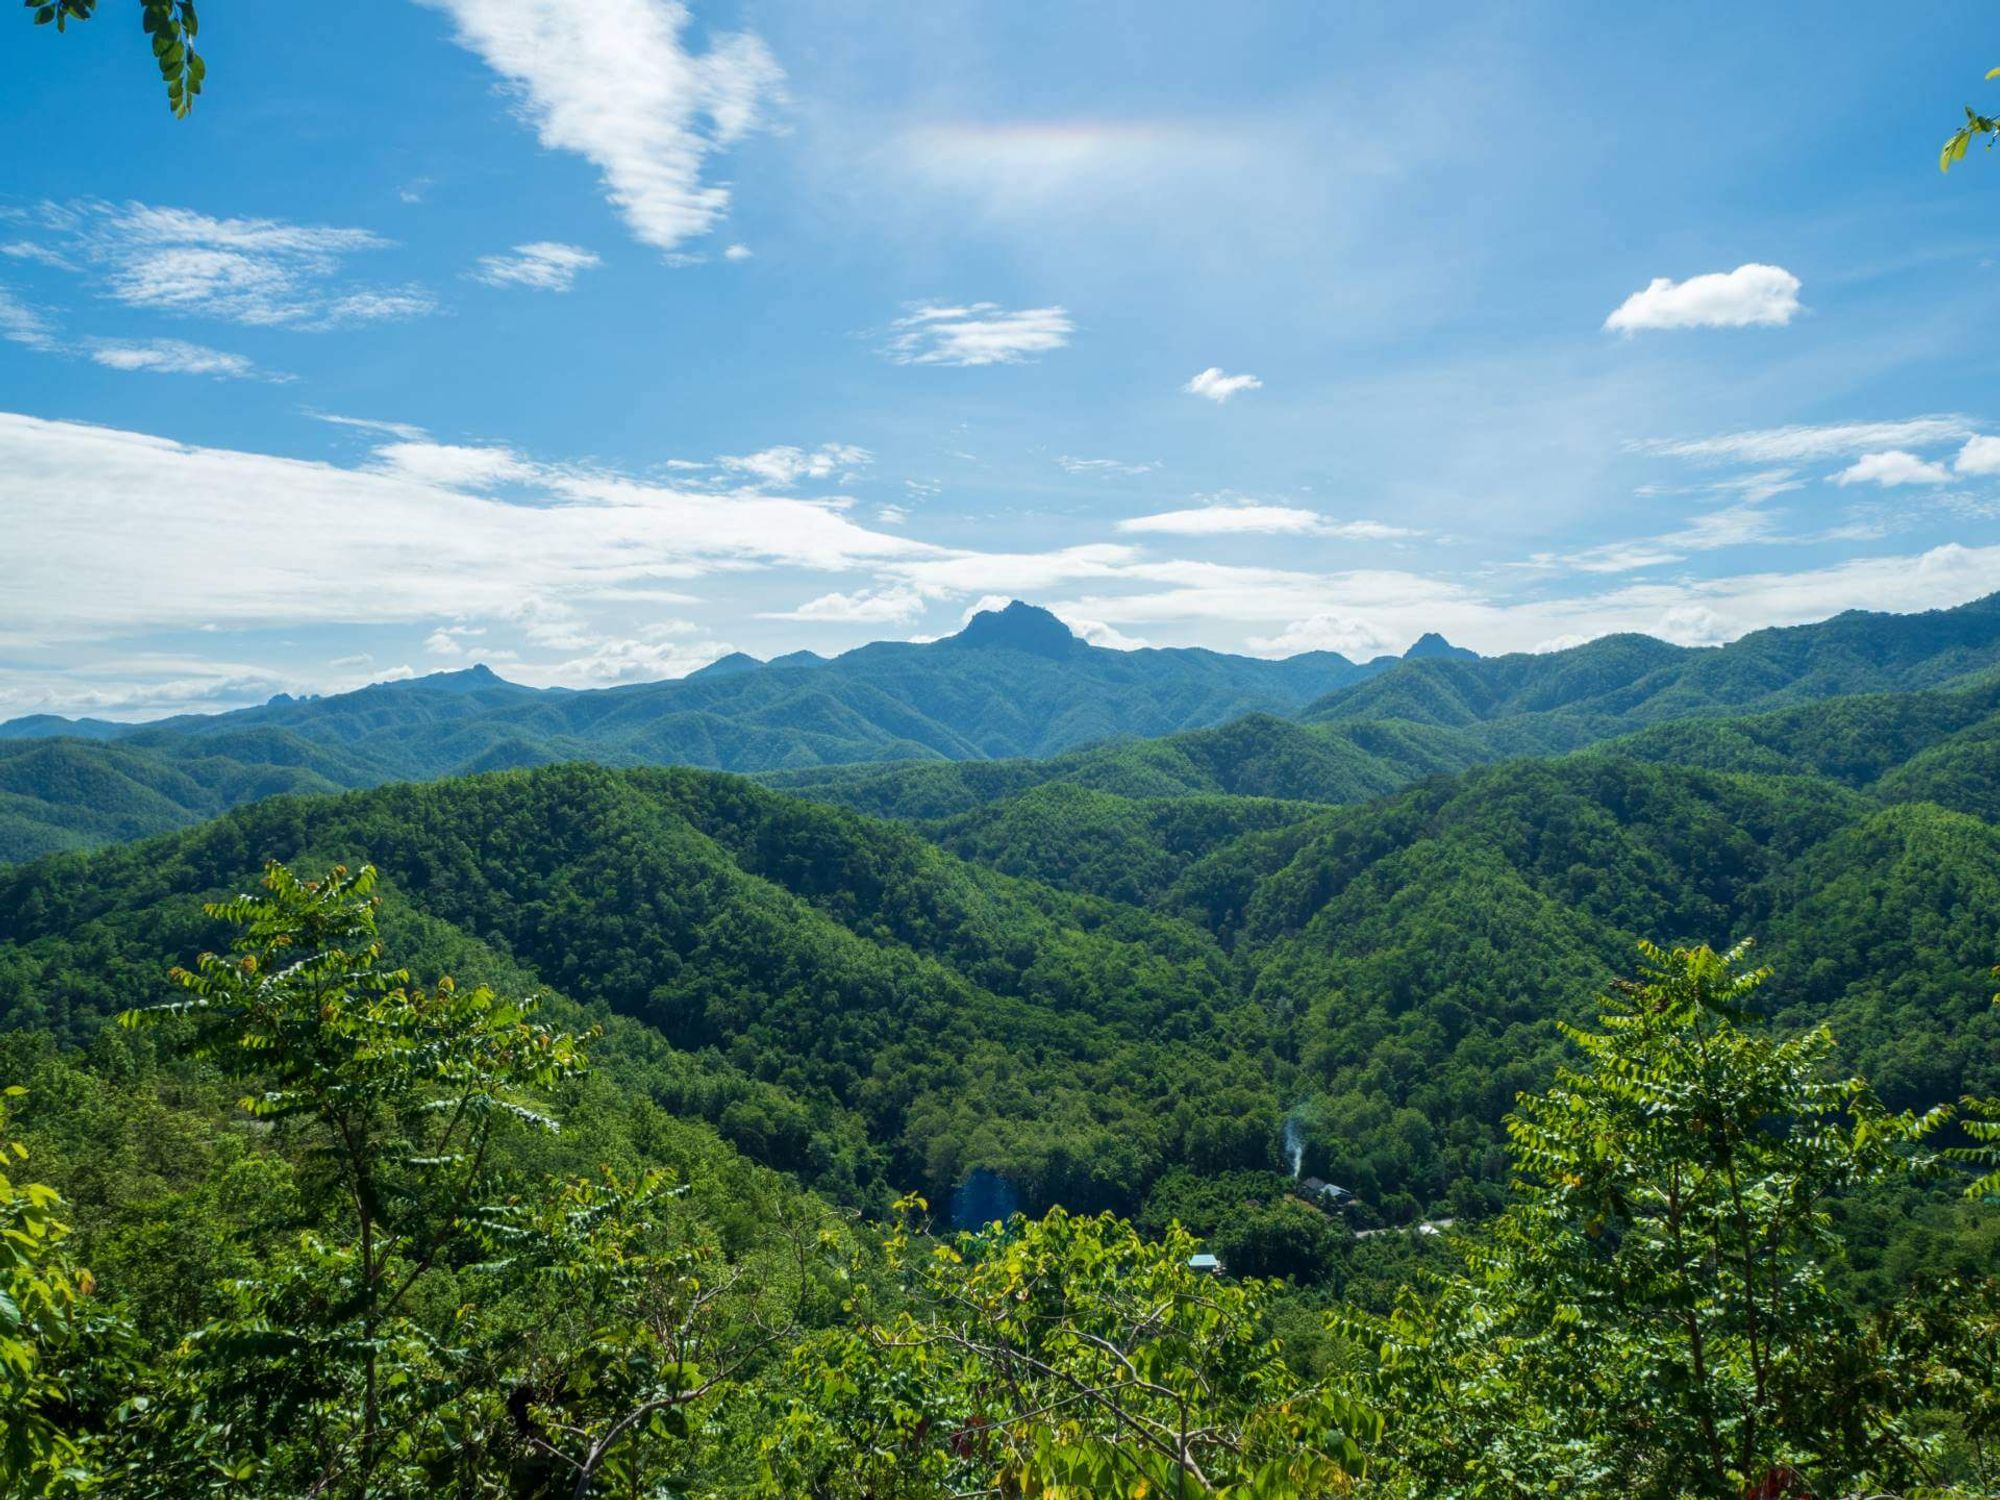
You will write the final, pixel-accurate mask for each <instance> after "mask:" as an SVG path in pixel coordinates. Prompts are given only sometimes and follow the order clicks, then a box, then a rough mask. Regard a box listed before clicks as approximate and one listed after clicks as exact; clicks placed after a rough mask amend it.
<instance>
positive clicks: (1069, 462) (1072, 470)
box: [1056, 453, 1160, 474]
mask: <svg viewBox="0 0 2000 1500" xmlns="http://www.w3.org/2000/svg"><path fill="white" fill-rule="evenodd" d="M1056 463H1057V464H1059V465H1060V466H1061V467H1062V471H1063V472H1064V473H1065V474H1151V473H1153V472H1154V471H1155V470H1156V469H1158V468H1159V467H1160V466H1159V464H1157V463H1150V464H1128V463H1125V462H1124V461H1123V460H1121V459H1116V458H1072V457H1070V455H1069V454H1067V453H1065V454H1063V455H1062V457H1060V458H1058V459H1057V460H1056Z"/></svg>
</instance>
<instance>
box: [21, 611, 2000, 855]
mask: <svg viewBox="0 0 2000 1500" xmlns="http://www.w3.org/2000/svg"><path fill="white" fill-rule="evenodd" d="M1996 668H2000V595H1995V596H1992V597H1989V598H1987V599H1984V600H1980V601H1976V602H1974V603H1972V604H1967V605H1964V606H1961V607H1960V608H1957V609H1952V610H1940V611H1933V612H1931V613H1928V614H1922V615H1910V616H1895V615H1879V614H1864V613H1860V612H1854V613H1849V614H1846V615H1842V616H1839V617H1838V618H1836V619H1833V620H1828V621H1825V622H1822V623H1820V624H1816V625H1806V626H1797V627H1791V628H1787V629H1778V630H1765V631H1759V632H1756V633H1754V634H1752V635H1749V636H1746V637H1744V638H1743V639H1742V640H1740V641H1737V642H1734V643H1732V644H1731V645H1728V646H1723V647H1719V648H1704V649H1695V648H1685V647H1676V646H1670V645H1668V644H1666V643H1665V642H1662V641H1656V640H1652V639H1650V638H1646V637H1638V636H1614V637H1608V638H1606V639H1603V640H1599V641H1594V642H1591V643H1589V644H1587V645H1583V646H1578V647H1574V648H1572V649H1569V650H1565V651H1556V652H1549V653H1544V654H1539V655H1537V654H1522V655H1513V656H1506V657H1498V658H1492V659H1480V658H1477V657H1474V656H1473V655H1472V654H1471V653H1469V652H1466V651H1464V650H1463V649H1462V648H1458V647H1454V646H1451V645H1450V644H1449V643H1447V642H1445V641H1444V640H1443V639H1442V638H1441V637H1437V636H1434V635H1431V636H1426V637H1424V638H1423V639H1422V640H1420V641H1419V642H1418V643H1417V644H1416V645H1415V646H1414V647H1412V648H1411V650H1410V651H1409V652H1408V653H1407V655H1406V657H1405V658H1403V659H1400V660H1399V659H1397V658H1393V657H1379V658H1376V659H1375V660H1373V661H1370V662H1366V663H1356V662H1351V661H1348V660H1347V659H1346V658H1345V657H1341V656H1339V655H1337V654H1335V653H1332V652H1311V653H1307V654H1305V655H1302V656H1296V657H1291V658H1287V659H1285V660H1281V661H1266V660H1261V659H1257V658H1251V657H1237V656H1228V655H1224V654H1222V653H1217V652H1211V651H1202V650H1144V651H1111V650H1105V649H1102V648H1099V647H1093V646H1089V645H1087V644H1086V643H1084V642H1083V641H1081V640H1079V639H1077V638H1076V637H1075V636H1074V635H1072V634H1071V633H1070V631H1069V630H1068V629H1067V627H1065V626H1064V625H1062V623H1061V622H1060V621H1058V620H1057V619H1056V618H1055V617H1054V616H1053V615H1051V614H1049V613H1048V612H1047V611H1044V610H1039V609H1035V608H1032V607H1030V606H1028V605H1024V604H1020V603H1018V602H1017V603H1015V604H1013V605H1010V606H1008V607H1007V608H1006V609H1005V610H999V611H988V612H985V613H982V614H980V615H978V616H975V617H974V619H973V620H972V621H971V622H970V623H969V624H968V625H967V626H966V628H965V629H964V630H963V631H962V632H960V633H959V634H958V635H956V636H952V637H948V638H946V639H945V640H942V641H937V642H932V643H930V644H927V645H909V644H902V643H895V642H878V643H876V644H874V645H870V646H864V647H861V648H859V649H857V650H855V651H851V652H848V653H846V654H845V655H843V656H840V657H837V658H834V659H832V660H826V659H823V658H819V657H815V656H813V655H812V654H811V653H809V652H801V653H794V654H793V655H791V656H788V657H782V658H779V659H778V660H775V661H772V662H768V663H760V662H756V661H754V660H753V659H751V658H748V657H740V656H739V657H735V658H725V659H724V660H723V661H721V662H717V663H714V664H712V665H711V666H710V667H708V668H705V669H703V670H702V671H701V672H697V673H695V674H693V675H691V676H690V677H688V678H684V679H681V680H678V681H673V682H661V683H649V684H643V685H640V686H636V687H624V688H610V689H603V690H598V691H592V692H568V691H562V690H548V691H537V690H535V689H531V688H525V687H521V686H518V685H516V684H513V683H508V682H505V681H503V680H502V679H501V678H499V677H498V676H496V675H495V674H493V673H492V672H491V671H490V670H488V669H486V668H484V667H474V668H469V669H466V670H464V671H459V672H447V673H438V674H435V675H433V676H430V677H424V678H417V679H414V680H411V681H405V682H394V683H382V684H377V685H375V686H373V687H369V688H364V689H361V690H360V691H358V692H353V693H346V694H341V695H338V696H335V697H330V698H316V699H292V698H283V697H281V698H278V699H274V700H273V701H272V702H270V703H268V704H265V705H263V706H261V707H258V708H254V709H245V710H240V711H237V712H234V713H226V714H216V715H184V716H181V717H178V718H174V719H169V720H164V721H161V722H158V723H151V724H144V725H129V726H121V725H113V724H109V723H107V722H105V721H101V720H83V721H68V720H57V719H52V718H51V717H50V716H47V715H37V716H34V717H31V718H27V719H18V720H14V721H11V722H10V723H8V724H0V859H25V858H32V857H34V856H35V855H38V854H42V853H46V852H49V851H52V850H56V849H66V848H88V847H91V846H93V845H96V844H100V843H105V842H110V841H115V840H118V839H126V838H135V837H141V836H144V835H146V834H149V833H158V832H163V831H165V830H168V829H171V828H179V827H186V826H188V825H189V824H191V823H194V822H198V821H200V820H201V819H202V818H205V817H210V816H213V815H214V814H216V813H218V812H221V811H223V810H225V809H227V808H230V807H234V806H237V805H240V804H242V803H244V802H249V801H254V800H256V799H257V798H259V797H265V796H270V795H273V794H276V793H279V792H328V791H336V790H342V789H347V788H354V787H366V786H375V785H380V784H382V783H384V782H387V781H396V780H420V779H427V778H431V777H438V776H447V775H460V774H468V773H473V772H478V771H483V770H495V769H506V768H513V767H521V766H530V765H542V764H548V763H552V762H556V761H562V760H592V761H596V762H598V763H600V764H606V765H663V764H674V765H693V766H702V767H708V768H713V769H720V770H734V771H747V772H766V773H771V774H772V775H773V776H774V777H775V778H776V784H779V785H785V786H793V787H797V788H801V789H803V788H808V787H810V788H814V789H827V790H829V791H830V790H831V789H833V788H836V787H840V788H846V789H847V790H846V791H843V792H842V793H840V795H843V796H846V797H850V798H858V797H860V796H862V795H863V794H862V793H861V792H860V791H859V790H858V789H859V788H860V787H862V786H864V785H869V784H875V783H876V782H878V781H879V773H878V772H876V771H873V770H868V771H856V772H852V773H846V774H832V773H830V772H829V770H828V768H831V767H838V766H858V765H865V764H868V763H874V762H895V761H908V762H913V763H918V764H923V765H926V766H928V767H929V769H927V770H925V771H922V772H919V773H917V774H915V775H914V776H913V777H909V778H902V777H899V776H895V775H892V776H891V777H890V779H889V780H888V781H887V782H883V783H881V784H882V785H883V786H885V787H886V786H894V787H905V786H908V787H916V786H926V787H930V788H933V789H934V790H933V793H932V794H933V795H935V796H937V797H940V798H943V799H944V801H941V802H939V803H938V804H937V806H936V810H937V811H939V812H942V811H944V810H945V807H946V804H947V803H949V802H950V801H951V800H952V799H953V798H954V797H960V796H961V794H960V793H957V792H953V791H949V790H947V789H948V788H951V787H953V786H955V785H956V783H957V781H958V780H959V779H960V777H961V776H964V777H969V778H970V781H969V782H968V783H967V784H968V785H979V786H986V785H999V784H1003V783H1004V784H1008V785H1025V784H1027V782H1029V781H1032V780H1036V779H1042V778H1045V777H1046V776H1047V775H1049V774H1058V775H1064V776H1069V775H1086V776H1087V775H1097V776H1099V777H1108V778H1110V779H1111V780H1112V781H1115V782H1116V783H1117V784H1118V785H1119V786H1121V787H1123V788H1124V789H1126V790H1133V789H1135V787H1136V783H1134V782H1133V781H1132V780H1131V778H1132V777H1133V776H1135V775H1141V774H1143V775H1145V776H1147V777H1151V778H1154V780H1153V784H1154V785H1156V786H1158V787H1159V788H1160V789H1161V790H1163V791H1165V790H1186V789H1189V788H1190V787H1191V786H1195V785H1207V784H1211V783H1212V784H1213V785H1210V789H1228V790H1234V791H1239V792H1247V793H1253V794H1256V795H1271V796H1284V797H1303V798H1310V799H1312V800H1317V801H1346V800H1352V799H1354V798H1357V797H1366V796H1373V795H1377V794H1379V793H1381V792H1384V791H1387V790H1389V789H1391V788H1393V787H1396V786H1400V785H1403V784H1405V783H1406V782H1408V781H1410V780H1411V779H1413V778H1415V777H1417V776H1422V775H1428V774H1432V773H1434V772H1436V771H1440V770H1453V769H1463V768H1465V767H1467V766H1470V765H1473V764H1477V763H1479V762H1481V761H1487V760H1495V759H1501V758H1504V757H1506V756H1509V755H1521V754H1535V753H1547V752H1552V751H1561V750H1569V749H1575V748H1579V747H1581V746H1583V745H1587V744H1591V743H1595V742H1597V741H1600V740H1603V739H1606V738H1610V737H1614V736H1617V735H1621V734H1626V733H1630V732H1633V731H1635V730H1638V729H1640V728H1643V727H1646V726H1649V725H1652V724H1656V723H1660V722H1666V721H1672V720H1675V719H1679V718H1684V717H1689V716H1702V715H1716V714H1725V713H1741V712H1744V711H1748V710H1754V709H1758V708H1772V707H1776V706H1779V705H1783V704H1792V703H1799V702H1804V701H1812V700H1817V699H1820V698H1824V697H1827V696H1831V695H1835V694H1851V693H1859V692H1879V691H1901V690H1910V689H1917V688H1929V687H1938V686H1947V685H1951V684H1954V683H1965V682H1970V681H1972V680H1974V679H1976V678H1978V677H1979V676H1980V675H1981V674H1982V673H1990V672H1991V671H1993V670H1995V669H1996ZM1257 714H1265V715H1272V716H1276V717H1279V718H1284V719H1294V720H1298V721H1301V722H1303V723H1305V724H1308V725H1311V726H1313V727H1314V728H1315V729H1316V730H1318V731H1319V733H1318V734H1317V736H1316V737H1307V736H1303V735H1301V736H1296V737H1293V738H1291V739H1289V740H1285V741H1283V742H1281V743H1278V744H1275V745H1273V746H1271V747H1268V748H1266V747H1263V746H1260V747H1259V757H1260V758H1259V759H1257V760H1255V761H1254V762H1253V763H1247V764H1246V763H1244V762H1243V761H1242V759H1241V757H1240V756H1239V754H1238V753H1237V750H1236V749H1235V748H1234V747H1233V745H1232V742H1231V739H1230V735H1231V734H1233V733H1236V732H1237V731H1234V730H1230V729H1228V728H1227V727H1226V726H1229V725H1231V724H1232V723H1233V722H1234V721H1236V720H1239V719H1242V718H1244V717H1245V716H1249V715H1257ZM1207 728H1219V729H1221V730H1222V733H1221V734H1219V735H1218V736H1216V737H1213V738H1209V739H1203V738H1201V737H1200V736H1199V735H1198V734H1194V735H1193V737H1189V738H1182V739H1177V740H1173V741H1171V742H1169V743H1168V744H1167V745H1165V746H1162V747H1160V748H1158V749H1155V750H1147V751H1141V752H1139V753H1138V754H1137V755H1136V757H1135V756H1133V755H1129V754H1127V753H1126V751H1125V747H1124V746H1123V745H1122V744H1119V743H1113V742H1128V741H1137V740H1145V739H1149V738H1155V737H1159V736H1170V735H1174V734H1176V733H1177V732H1184V733H1188V732H1194V731H1199V730H1202V729H1207ZM1266 728H1267V727H1266ZM1259 733H1260V735H1263V734H1265V733H1266V729H1260V731H1259ZM1093 744H1108V745H1110V748H1108V749H1106V750H1104V751H1102V752H1099V753H1098V754H1097V757H1096V758H1095V759H1094V760H1093V759H1090V758H1089V756H1088V755H1086V756H1085V757H1083V759H1082V760H1080V761H1075V762H1069V761H1065V762H1059V766H1060V769H1058V770H1057V771H1055V772H1053V773H1051V772H1050V771H1049V770H1048V769H1046V768H1044V767H1040V766H1009V767H1005V768H995V769H994V770H992V771H990V772H989V771H979V770H972V769H969V767H970V766H971V764H972V763H976V762H982V761H989V760H1000V759H1006V758H1038V757H1039V758H1046V757H1052V756H1061V755H1063V754H1064V753H1065V752H1069V751H1073V750H1076V749H1077V748H1078V747H1083V746H1089V745H1093ZM1086 762H1087V764H1086ZM953 765H958V766H965V767H968V769H967V770H965V771H963V772H954V771H952V770H951V769H950V767H951V766H953ZM1090 767H1096V768H1097V769H1096V770H1095V771H1093V770H1091V769H1090ZM992 778H998V779H997V780H994V779H992ZM1217 778H1221V779H1223V780H1226V781H1228V782H1229V783H1230V785H1229V786H1228V787H1227V788H1224V787H1222V786H1221V785H1220V782H1219V781H1217ZM1107 784H1108V783H1107ZM885 795H889V796H891V797H892V798H896V797H900V796H902V795H903V793H902V792H901V791H897V792H893V793H885ZM961 800H962V799H961ZM857 805H864V804H861V803H857Z"/></svg>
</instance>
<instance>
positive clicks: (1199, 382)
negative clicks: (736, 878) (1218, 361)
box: [1181, 365, 1264, 405]
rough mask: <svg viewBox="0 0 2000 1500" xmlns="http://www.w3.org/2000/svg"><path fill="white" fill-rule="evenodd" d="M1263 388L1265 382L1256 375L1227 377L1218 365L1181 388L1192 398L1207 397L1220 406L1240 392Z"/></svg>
mask: <svg viewBox="0 0 2000 1500" xmlns="http://www.w3.org/2000/svg"><path fill="white" fill-rule="evenodd" d="M1263 388H1264V382H1263V381H1261V380H1259V379H1258V378H1257V377H1256V376H1255V375H1225V374H1223V373H1222V370H1221V368H1220V367H1219V366H1216V365H1210V366H1209V367H1208V368H1207V369H1206V370H1203V371H1202V372H1201V373H1200V374H1199V375H1196V376H1194V377H1193V378H1192V379H1191V380H1189V381H1188V383H1187V384H1186V385H1184V386H1182V387H1181V389H1182V390H1183V391H1185V392H1186V393H1187V394H1188V395H1190V396H1206V397H1207V398H1208V399H1209V400H1210V401H1213V402H1216V403H1217V404H1218V405H1219V404H1221V403H1222V402H1224V401H1227V400H1228V399H1229V398H1230V397H1231V396H1233V395H1235V394H1236V393H1237V392H1238V391H1259V390H1262V389H1263Z"/></svg>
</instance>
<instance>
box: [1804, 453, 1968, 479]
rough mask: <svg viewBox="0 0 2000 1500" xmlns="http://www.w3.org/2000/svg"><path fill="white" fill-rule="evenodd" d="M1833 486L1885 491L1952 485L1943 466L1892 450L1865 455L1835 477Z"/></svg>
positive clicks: (1949, 474)
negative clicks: (1907, 486) (1872, 486)
mask: <svg viewBox="0 0 2000 1500" xmlns="http://www.w3.org/2000/svg"><path fill="white" fill-rule="evenodd" d="M1833 482H1834V483H1835V484H1838V485H1842V486H1845V485H1850V484H1879V485H1881V486H1882V487H1883V488H1884V489H1890V488H1893V487H1895V486H1897V485H1904V484H1949V483H1950V482H1951V471H1950V470H1949V469H1947V468H1946V467H1945V466H1944V465H1943V464H1940V463H1932V462H1930V461H1929V460H1928V459H1922V458H1918V457H1917V455H1916V454H1914V453H1906V452H1904V451H1903V450H1902V449H1900V448H1891V449H1889V450H1888V451H1886V452H1883V453H1864V454H1862V455H1861V457H1859V458H1857V459H1856V460H1855V461H1854V462H1853V463H1851V464H1849V465H1848V466H1847V467H1846V468H1844V469H1842V470H1841V471H1840V472H1839V473H1838V474H1836V475H1834V476H1833Z"/></svg>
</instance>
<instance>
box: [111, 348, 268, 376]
mask: <svg viewBox="0 0 2000 1500" xmlns="http://www.w3.org/2000/svg"><path fill="white" fill-rule="evenodd" d="M89 348H90V357H91V358H92V359H93V360H95V361H96V362H97V363H98V364H100V365H105V366H108V367H109V368H111V369H113V370H150V371H153V372H154V373H156V374H161V375H216V376H221V377H222V378H224V379H228V380H248V379H250V378H252V377H253V376H255V375H256V374H257V367H256V366H255V365H253V364H252V363H251V362H250V361H249V360H248V359H246V358H244V357H243V356H242V355H240V354H227V353H224V352H223V351H222V350H220V349H210V348H207V347H205V346H204V345H201V344H189V343H184V342H182V341H181V340H180V339H147V340H144V341H143V342H138V341H133V340H127V339H93V340H92V341H91V343H90V346H89Z"/></svg>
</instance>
